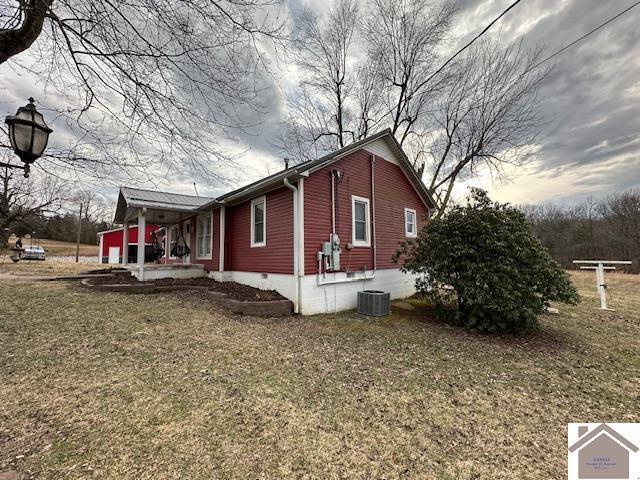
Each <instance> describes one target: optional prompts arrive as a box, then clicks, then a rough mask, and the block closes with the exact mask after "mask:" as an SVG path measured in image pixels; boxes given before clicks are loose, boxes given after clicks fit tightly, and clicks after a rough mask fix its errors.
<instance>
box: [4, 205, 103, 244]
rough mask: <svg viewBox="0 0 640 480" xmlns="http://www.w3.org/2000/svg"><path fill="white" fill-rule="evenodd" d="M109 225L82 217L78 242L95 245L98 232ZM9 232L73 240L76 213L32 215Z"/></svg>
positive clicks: (64, 240) (76, 222)
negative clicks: (49, 215)
mask: <svg viewBox="0 0 640 480" xmlns="http://www.w3.org/2000/svg"><path fill="white" fill-rule="evenodd" d="M109 227H110V225H109V224H107V222H105V221H96V220H93V219H91V218H82V228H81V232H80V243H86V244H89V245H97V244H98V232H101V231H102V230H108V229H109ZM11 233H14V234H16V235H18V236H22V237H24V236H25V235H27V234H28V235H33V236H35V238H48V239H51V240H60V241H63V242H75V241H76V235H77V233H78V214H75V215H74V214H72V213H64V214H57V215H53V216H51V217H46V216H44V215H32V216H30V217H29V218H27V219H25V220H24V221H23V222H21V223H20V224H19V225H16V227H15V228H14V229H13V232H11Z"/></svg>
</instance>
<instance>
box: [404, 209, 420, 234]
mask: <svg viewBox="0 0 640 480" xmlns="http://www.w3.org/2000/svg"><path fill="white" fill-rule="evenodd" d="M417 218H418V217H417V215H416V211H415V210H413V209H412V208H405V209H404V235H405V236H406V237H412V238H415V237H417V236H418V222H417V220H416V219H417Z"/></svg>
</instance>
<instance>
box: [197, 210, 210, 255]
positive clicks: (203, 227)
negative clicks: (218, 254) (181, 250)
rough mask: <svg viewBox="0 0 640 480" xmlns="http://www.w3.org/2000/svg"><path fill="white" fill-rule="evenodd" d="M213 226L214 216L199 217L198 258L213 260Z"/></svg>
mask: <svg viewBox="0 0 640 480" xmlns="http://www.w3.org/2000/svg"><path fill="white" fill-rule="evenodd" d="M212 225H213V222H212V214H208V215H201V216H199V217H198V223H197V225H196V246H197V252H196V254H197V255H196V256H197V258H200V259H210V258H211V245H212V228H211V227H212Z"/></svg>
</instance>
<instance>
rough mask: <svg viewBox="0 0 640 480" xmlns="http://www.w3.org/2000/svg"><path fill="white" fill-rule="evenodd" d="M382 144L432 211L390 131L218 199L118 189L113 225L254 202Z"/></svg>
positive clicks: (430, 201) (423, 188)
mask: <svg viewBox="0 0 640 480" xmlns="http://www.w3.org/2000/svg"><path fill="white" fill-rule="evenodd" d="M380 139H382V140H384V141H385V142H386V144H387V146H388V147H389V149H390V150H391V151H392V152H393V153H394V154H395V155H396V156H397V157H398V158H399V159H400V161H399V162H398V163H399V165H400V168H401V169H402V171H403V172H404V173H405V175H406V176H407V178H408V179H409V181H410V182H411V185H412V186H413V188H414V189H415V190H416V192H417V193H418V195H419V196H420V198H421V199H422V201H423V202H424V203H425V205H427V207H428V208H429V209H435V208H436V204H435V202H434V201H433V198H432V197H431V195H430V194H429V191H428V190H427V187H426V186H425V184H424V183H422V180H421V179H420V178H419V177H418V174H417V173H416V171H415V170H414V168H413V165H412V164H411V161H410V160H409V158H408V157H407V155H406V153H404V150H402V147H401V146H400V144H399V143H398V141H397V140H396V138H395V137H394V136H393V133H391V130H390V129H388V128H387V129H385V130H382V131H380V132H378V133H374V134H373V135H370V136H368V137H366V138H363V139H362V140H359V141H357V142H355V143H352V144H350V145H347V146H346V147H343V148H341V149H339V150H335V151H333V152H331V153H329V154H327V155H325V156H323V157H320V158H318V159H315V160H308V161H306V162H303V163H300V164H298V165H294V166H292V167H289V168H287V169H285V170H281V171H279V172H277V173H274V174H273V175H269V176H268V177H264V178H261V179H260V180H257V181H255V182H253V183H250V184H248V185H245V186H244V187H240V188H238V189H236V190H232V191H231V192H228V193H225V194H224V195H221V196H219V197H217V198H207V197H196V196H193V195H181V194H178V193H169V192H160V191H157V190H144V189H141V188H130V187H120V193H119V195H118V204H117V206H116V214H115V217H114V220H113V221H114V223H124V222H125V221H126V217H127V215H128V212H131V211H132V209H136V208H150V209H156V210H157V209H163V210H171V211H174V212H183V213H188V212H190V213H197V212H200V211H203V210H206V209H207V208H209V207H212V206H215V205H222V204H233V203H237V202H241V201H243V200H247V199H249V198H253V197H255V196H257V195H259V194H262V193H265V192H268V191H270V190H273V189H275V188H278V187H280V186H282V184H283V181H284V179H285V178H286V179H289V180H296V179H298V178H300V177H306V176H309V174H311V173H313V172H314V171H316V170H318V169H320V168H323V167H325V166H327V165H330V164H331V163H333V162H336V161H338V160H340V159H341V158H343V157H345V156H347V155H349V154H350V153H353V152H355V151H357V150H359V149H361V148H363V147H365V146H366V145H368V144H370V143H372V142H375V141H376V140H380Z"/></svg>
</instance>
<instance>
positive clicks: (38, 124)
mask: <svg viewBox="0 0 640 480" xmlns="http://www.w3.org/2000/svg"><path fill="white" fill-rule="evenodd" d="M5 123H6V124H7V125H8V126H9V141H10V142H11V148H13V151H14V152H15V154H16V155H18V157H20V160H22V163H23V164H24V165H14V164H11V163H3V162H0V166H2V167H9V168H21V169H22V170H24V176H25V178H27V177H28V176H29V171H30V169H31V164H32V163H33V162H35V161H36V159H38V158H39V157H41V156H42V153H43V152H44V149H45V148H46V147H47V142H48V141H49V134H50V133H51V132H52V131H53V130H51V129H50V128H49V127H48V126H47V124H46V123H45V121H44V117H43V116H42V114H41V113H40V112H38V111H37V110H36V106H35V103H34V99H33V98H29V103H28V104H27V105H25V106H24V107H20V108H18V112H17V113H16V114H15V115H9V116H8V117H7V118H5Z"/></svg>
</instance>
